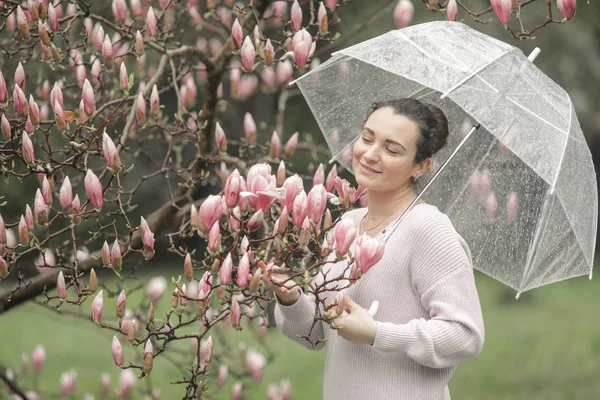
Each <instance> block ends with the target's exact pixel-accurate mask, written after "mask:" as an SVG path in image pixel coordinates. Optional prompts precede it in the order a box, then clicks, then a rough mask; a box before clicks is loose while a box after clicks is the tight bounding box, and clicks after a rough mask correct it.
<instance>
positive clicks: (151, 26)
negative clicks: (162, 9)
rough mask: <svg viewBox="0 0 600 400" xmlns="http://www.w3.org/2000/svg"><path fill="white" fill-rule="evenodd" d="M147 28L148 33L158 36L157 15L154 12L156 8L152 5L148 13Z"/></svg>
mask: <svg viewBox="0 0 600 400" xmlns="http://www.w3.org/2000/svg"><path fill="white" fill-rule="evenodd" d="M146 29H147V32H148V35H150V36H156V33H157V30H156V15H155V14H154V9H153V8H152V7H150V9H149V10H148V14H147V15H146Z"/></svg>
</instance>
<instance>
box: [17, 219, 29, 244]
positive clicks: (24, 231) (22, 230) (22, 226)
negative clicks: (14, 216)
mask: <svg viewBox="0 0 600 400" xmlns="http://www.w3.org/2000/svg"><path fill="white" fill-rule="evenodd" d="M18 231H19V242H20V243H21V244H25V245H26V244H29V229H28V228H27V222H25V217H24V216H23V215H21V219H20V220H19V228H18Z"/></svg>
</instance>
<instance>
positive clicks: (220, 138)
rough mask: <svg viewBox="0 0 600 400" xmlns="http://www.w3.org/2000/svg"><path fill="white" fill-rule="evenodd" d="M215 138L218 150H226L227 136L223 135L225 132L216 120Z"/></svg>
mask: <svg viewBox="0 0 600 400" xmlns="http://www.w3.org/2000/svg"><path fill="white" fill-rule="evenodd" d="M215 139H216V142H217V147H218V148H219V150H220V151H227V137H226V136H225V132H224V131H223V128H222V127H221V124H219V123H218V122H217V123H216V124H215Z"/></svg>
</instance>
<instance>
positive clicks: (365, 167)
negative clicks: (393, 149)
mask: <svg viewBox="0 0 600 400" xmlns="http://www.w3.org/2000/svg"><path fill="white" fill-rule="evenodd" d="M360 165H361V166H362V167H363V168H364V169H366V170H369V171H371V172H379V171H375V170H374V169H373V168H370V167H368V166H366V165H365V164H363V163H360Z"/></svg>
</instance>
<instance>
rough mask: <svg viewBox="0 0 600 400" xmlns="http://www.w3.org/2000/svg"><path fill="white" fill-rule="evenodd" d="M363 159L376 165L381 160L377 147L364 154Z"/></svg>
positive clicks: (372, 147) (370, 148)
mask: <svg viewBox="0 0 600 400" xmlns="http://www.w3.org/2000/svg"><path fill="white" fill-rule="evenodd" d="M363 158H364V159H365V160H367V161H369V162H370V163H375V162H376V161H377V160H378V159H379V150H377V146H371V147H369V149H368V150H367V151H365V153H364V154H363Z"/></svg>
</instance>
